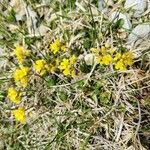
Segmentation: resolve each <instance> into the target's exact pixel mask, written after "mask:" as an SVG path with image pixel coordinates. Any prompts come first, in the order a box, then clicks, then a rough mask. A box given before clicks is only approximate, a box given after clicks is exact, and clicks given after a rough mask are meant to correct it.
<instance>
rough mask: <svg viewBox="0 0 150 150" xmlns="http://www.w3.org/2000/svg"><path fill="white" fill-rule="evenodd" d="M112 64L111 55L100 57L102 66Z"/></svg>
mask: <svg viewBox="0 0 150 150" xmlns="http://www.w3.org/2000/svg"><path fill="white" fill-rule="evenodd" d="M112 62H113V58H112V57H111V55H109V54H106V55H104V56H103V57H102V60H101V64H102V65H109V64H110V63H112Z"/></svg>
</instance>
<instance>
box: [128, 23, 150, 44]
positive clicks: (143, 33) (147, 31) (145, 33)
mask: <svg viewBox="0 0 150 150" xmlns="http://www.w3.org/2000/svg"><path fill="white" fill-rule="evenodd" d="M148 37H150V24H140V25H137V26H136V27H135V28H134V29H133V30H132V32H131V33H130V35H129V37H128V40H127V44H131V43H134V42H135V41H137V40H138V39H140V38H148Z"/></svg>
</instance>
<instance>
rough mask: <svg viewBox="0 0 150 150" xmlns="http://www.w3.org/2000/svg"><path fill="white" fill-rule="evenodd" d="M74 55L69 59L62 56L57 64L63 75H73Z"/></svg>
mask: <svg viewBox="0 0 150 150" xmlns="http://www.w3.org/2000/svg"><path fill="white" fill-rule="evenodd" d="M75 60H76V57H75V56H74V55H73V56H71V57H70V58H69V59H67V58H64V59H63V60H62V62H61V63H60V65H59V67H58V68H59V69H60V70H61V71H62V72H63V74H64V75H65V76H67V75H71V76H72V77H73V76H75V72H73V65H74V63H75Z"/></svg>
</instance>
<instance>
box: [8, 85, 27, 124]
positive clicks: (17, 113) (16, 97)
mask: <svg viewBox="0 0 150 150" xmlns="http://www.w3.org/2000/svg"><path fill="white" fill-rule="evenodd" d="M21 95H22V93H20V92H19V91H17V90H16V89H15V88H13V87H11V88H9V89H8V95H7V97H8V98H9V99H10V100H11V101H12V102H14V103H15V104H19V103H20V102H21ZM13 115H14V117H15V119H16V120H17V121H19V122H21V123H23V124H24V123H26V115H25V110H24V108H23V107H19V108H18V109H14V110H13Z"/></svg>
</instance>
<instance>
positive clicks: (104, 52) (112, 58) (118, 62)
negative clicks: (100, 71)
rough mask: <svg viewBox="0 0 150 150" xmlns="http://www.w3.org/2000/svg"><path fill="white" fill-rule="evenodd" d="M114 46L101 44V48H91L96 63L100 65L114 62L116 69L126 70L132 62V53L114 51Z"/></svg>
mask: <svg viewBox="0 0 150 150" xmlns="http://www.w3.org/2000/svg"><path fill="white" fill-rule="evenodd" d="M115 50H116V48H109V47H108V46H107V47H106V46H102V47H101V49H97V48H91V51H92V53H93V54H94V55H95V56H96V61H97V63H99V64H101V65H106V66H107V65H110V64H114V65H115V69H117V70H126V69H127V66H131V65H132V64H133V59H134V57H133V54H132V53H131V52H129V51H128V52H124V53H123V54H121V53H116V54H115V55H114V53H115Z"/></svg>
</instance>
